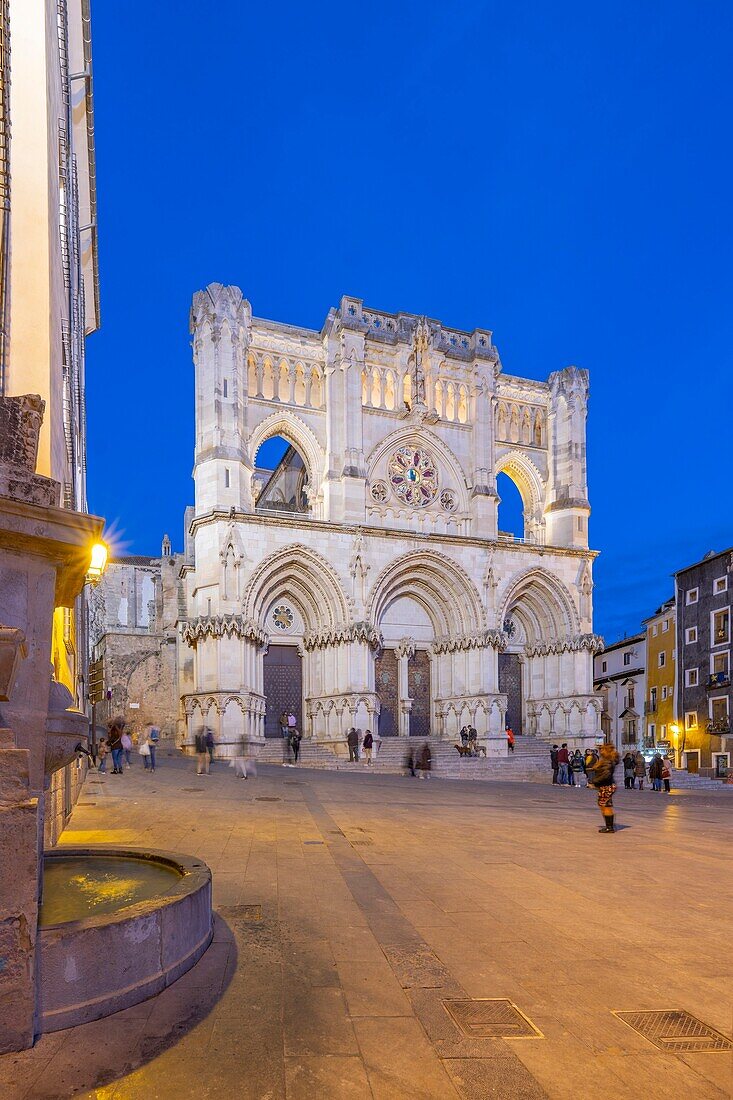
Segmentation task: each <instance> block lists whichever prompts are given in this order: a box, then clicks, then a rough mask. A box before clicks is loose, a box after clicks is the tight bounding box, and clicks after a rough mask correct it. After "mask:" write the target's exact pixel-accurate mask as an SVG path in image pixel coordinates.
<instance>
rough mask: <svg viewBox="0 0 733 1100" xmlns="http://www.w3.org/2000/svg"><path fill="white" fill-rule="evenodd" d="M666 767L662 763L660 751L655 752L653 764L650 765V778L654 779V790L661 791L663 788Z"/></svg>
mask: <svg viewBox="0 0 733 1100" xmlns="http://www.w3.org/2000/svg"><path fill="white" fill-rule="evenodd" d="M663 771H664V767H663V765H662V758H661V756H660V755H659V753H658V752H657V753H655V754H654V757H653V759H652V762H651V764H650V765H649V778H650V779H651V781H652V790H653V791H661V789H662V772H663Z"/></svg>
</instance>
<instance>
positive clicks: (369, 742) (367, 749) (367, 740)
mask: <svg viewBox="0 0 733 1100" xmlns="http://www.w3.org/2000/svg"><path fill="white" fill-rule="evenodd" d="M362 747H363V749H364V759H365V760H366V762H367V764H371V762H372V749H373V748H374V738H373V737H372V731H371V730H367V731H366V733H365V734H364V740H363V741H362Z"/></svg>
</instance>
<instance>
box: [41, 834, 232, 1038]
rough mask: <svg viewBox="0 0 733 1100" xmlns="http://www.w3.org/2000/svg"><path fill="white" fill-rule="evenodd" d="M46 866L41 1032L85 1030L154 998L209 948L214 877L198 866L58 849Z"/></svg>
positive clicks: (164, 856)
mask: <svg viewBox="0 0 733 1100" xmlns="http://www.w3.org/2000/svg"><path fill="white" fill-rule="evenodd" d="M44 866H45V870H46V872H47V878H45V879H44V881H46V883H47V886H46V887H45V888H44V900H43V907H42V910H41V918H40V927H39V942H40V1031H41V1032H48V1031H59V1030H60V1029H61V1028H65V1027H73V1026H75V1025H76V1024H83V1023H88V1022H89V1021H90V1020H97V1019H99V1018H100V1017H101V1016H108V1015H109V1014H110V1013H112V1012H119V1011H120V1010H121V1009H123V1008H129V1007H130V1005H134V1004H138V1003H139V1002H140V1001H144V1000H146V999H147V998H148V997H152V996H153V995H154V994H155V993H160V991H161V990H162V989H165V987H166V986H168V985H170V984H171V983H172V982H174V981H175V980H176V979H177V978H180V976H181V975H182V974H185V973H186V971H187V970H190V968H191V967H192V966H193V965H194V963H196V962H197V961H198V960H199V959H200V958H201V956H202V955H203V953H204V951H205V950H206V948H207V947H208V946H209V943H210V942H211V936H212V913H211V872H210V870H209V868H208V867H207V866H206V864H205V863H203V862H202V861H201V860H197V859H193V858H191V857H189V856H178V855H171V854H169V853H167V852H159V851H138V850H128V849H126V848H111V847H109V848H108V847H104V846H101V845H99V846H94V847H87V848H76V847H74V848H72V847H66V846H62V847H60V848H54V849H52V850H51V851H48V852H46V853H45V856H44ZM51 922H53V923H51Z"/></svg>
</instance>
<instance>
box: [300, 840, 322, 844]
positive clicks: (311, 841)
mask: <svg viewBox="0 0 733 1100" xmlns="http://www.w3.org/2000/svg"><path fill="white" fill-rule="evenodd" d="M303 843H304V844H323V841H322V840H304V841H303Z"/></svg>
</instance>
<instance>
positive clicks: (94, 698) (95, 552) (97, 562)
mask: <svg viewBox="0 0 733 1100" xmlns="http://www.w3.org/2000/svg"><path fill="white" fill-rule="evenodd" d="M108 558H109V547H108V546H107V544H106V542H95V543H94V544H93V545H92V548H91V550H90V552H89V567H88V569H87V575H86V580H85V583H86V584H88V585H89V586H90V587H91V588H94V586H95V585H97V584H99V582H100V581H101V579H102V577H103V575H104V571H105V569H106V568H107V560H108ZM103 680H104V667H103V664H102V661H101V660H97V661H90V663H89V676H88V682H89V694H88V699H89V702H90V703H91V704H92V720H91V727H92V728H91V737H90V748H91V753H92V760H93V761H94V763H95V764H96V762H97V703H100V702H101V701H102V694H103V690H104V683H103Z"/></svg>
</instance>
